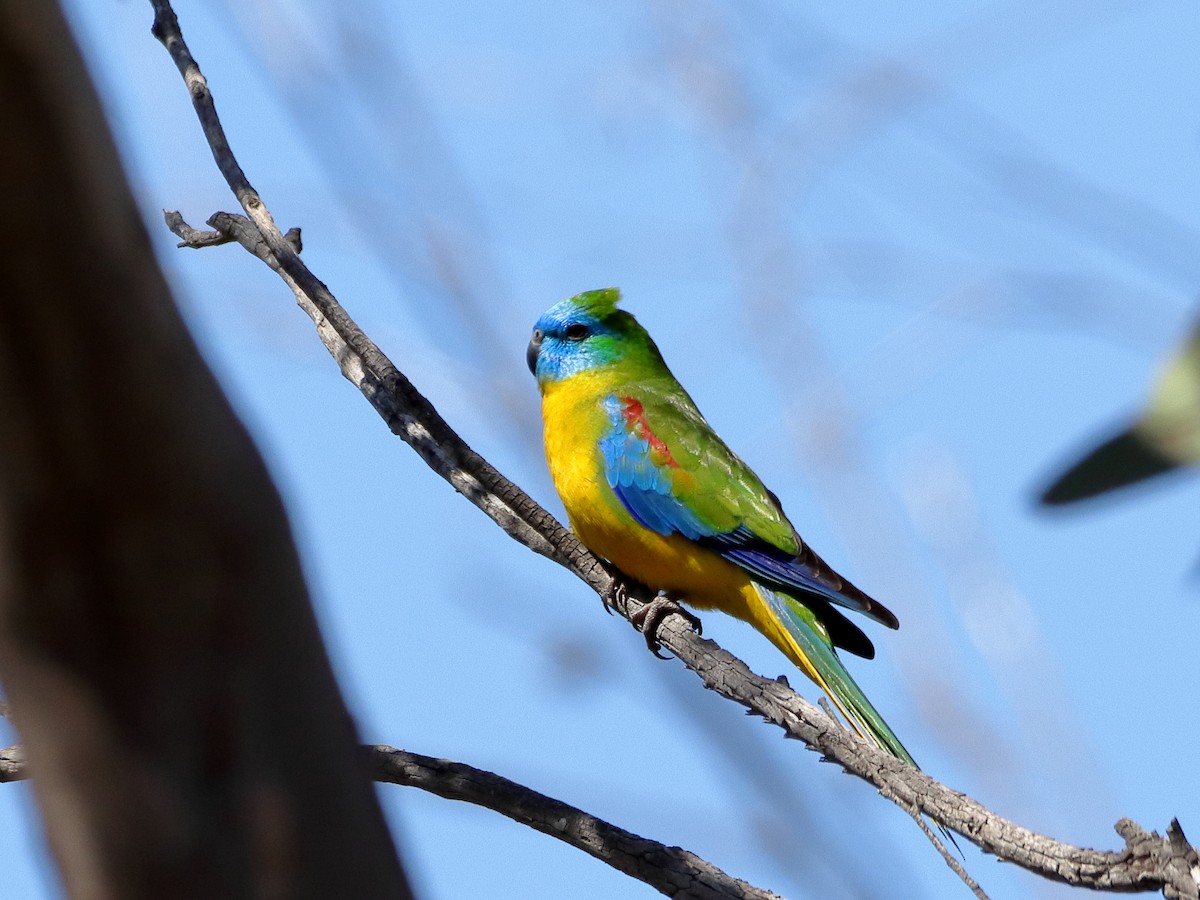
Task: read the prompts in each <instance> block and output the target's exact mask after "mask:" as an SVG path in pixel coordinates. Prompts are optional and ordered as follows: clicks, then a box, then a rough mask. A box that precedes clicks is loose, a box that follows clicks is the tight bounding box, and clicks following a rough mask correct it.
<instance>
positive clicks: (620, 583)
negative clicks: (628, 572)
mask: <svg viewBox="0 0 1200 900" xmlns="http://www.w3.org/2000/svg"><path fill="white" fill-rule="evenodd" d="M628 599H629V587H628V585H626V584H625V582H624V580H623V579H622V578H621V577H620V576H617V575H614V576H613V578H612V580H611V581H610V582H609V583H608V587H607V588H606V589H605V590H604V592H603V593H602V594H601V595H600V601H601V602H602V603H603V604H604V611H605V612H606V613H608V614H609V615H610V616H611V615H612V614H613V609H614V608H615V607H618V606H619V607H620V608H621V609H624V608H625V603H626V601H627V600H628Z"/></svg>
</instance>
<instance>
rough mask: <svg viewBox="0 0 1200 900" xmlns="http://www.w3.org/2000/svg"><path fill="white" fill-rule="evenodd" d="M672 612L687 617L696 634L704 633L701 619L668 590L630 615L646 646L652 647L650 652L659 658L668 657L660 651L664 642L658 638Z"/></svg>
mask: <svg viewBox="0 0 1200 900" xmlns="http://www.w3.org/2000/svg"><path fill="white" fill-rule="evenodd" d="M672 613H675V614H676V615H680V616H683V617H684V618H685V619H687V622H688V624H689V625H691V626H692V629H693V630H694V631H695V632H696V634H703V633H704V628H703V626H702V625H701V624H700V620H699V619H698V618H697V617H696V616H694V615H692V614H691V613H690V612H688V611H687V610H686V609H684V608H683V607H682V606H680V605H679V603H678V602H677V601H676V600H675V598H674V597H672V596H671V595H670V594H668V593H667V592H666V591H659V592H658V596H657V597H655V598H654V599H653V600H651V601H650V602H649V603H647V604H646V605H645V606H643V607H642V608H641V609H639V610H638V611H637V612H635V613H634V614H633V615H631V616H630V617H629V621H630V622H632V623H633V624H634V627H636V628H638V629H640V630H641V632H642V635H643V636H644V637H645V638H646V646H647V647H649V648H650V652H651V653H653V654H654V655H655V656H657V657H658V658H659V659H666V658H667V657H665V656H663V655H662V653H660V652H659V651H660V650H661V649H662V644H661V643H659V640H658V629H659V626H660V625H662V621H663V619H664V618H666V617H667V616H669V615H671V614H672Z"/></svg>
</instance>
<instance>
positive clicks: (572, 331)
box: [565, 322, 589, 341]
mask: <svg viewBox="0 0 1200 900" xmlns="http://www.w3.org/2000/svg"><path fill="white" fill-rule="evenodd" d="M588 333H589V332H588V327H587V326H586V325H584V324H583V323H582V322H574V323H572V324H571V325H568V326H567V330H566V332H565V334H566V335H567V340H568V341H582V340H583V339H584V338H585V337H587V336H588Z"/></svg>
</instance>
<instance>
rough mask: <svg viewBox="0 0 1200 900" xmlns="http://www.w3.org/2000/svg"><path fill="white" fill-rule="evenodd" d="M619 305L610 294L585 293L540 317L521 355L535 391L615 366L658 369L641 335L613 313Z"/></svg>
mask: <svg viewBox="0 0 1200 900" xmlns="http://www.w3.org/2000/svg"><path fill="white" fill-rule="evenodd" d="M620 299H621V292H620V291H618V290H617V289H616V288H603V289H601V290H598V291H587V292H585V293H582V294H576V295H575V296H574V297H572V298H570V299H569V300H564V301H563V302H562V303H559V304H557V305H555V306H552V307H550V308H549V309H548V310H546V312H544V313H543V314H542V317H541V318H540V319H538V320H537V324H536V325H535V326H534V327H533V337H532V339H531V340H530V341H529V348H528V350H526V352H525V359H526V361H527V362H528V363H529V371H531V372H532V373H533V374H534V375H536V376H537V380H538V384H539V385H541V386H545V385H546V384H548V383H550V382H554V381H560V380H562V379H564V378H569V377H570V376H572V375H578V374H579V373H580V372H586V371H589V370H592V369H599V368H602V367H606V366H614V365H617V364H620V363H632V364H635V365H636V364H639V363H640V364H647V365H650V366H661V365H662V356H660V355H659V352H658V348H657V347H655V346H654V341H652V340H651V339H650V335H648V334H647V333H646V329H645V328H643V327H642V326H641V325H639V324H638V322H637V319H635V318H634V317H633V316H631V315H630V314H629V313H627V312H625V311H624V310H622V309H617V301H618V300H620Z"/></svg>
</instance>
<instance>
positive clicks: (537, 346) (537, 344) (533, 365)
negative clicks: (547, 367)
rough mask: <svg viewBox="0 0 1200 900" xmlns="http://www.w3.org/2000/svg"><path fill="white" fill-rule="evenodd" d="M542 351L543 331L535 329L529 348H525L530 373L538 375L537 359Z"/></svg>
mask: <svg viewBox="0 0 1200 900" xmlns="http://www.w3.org/2000/svg"><path fill="white" fill-rule="evenodd" d="M541 350H542V331H541V329H540V328H535V329H533V337H531V338H530V339H529V346H528V347H527V348H525V362H527V363H528V364H529V371H530V372H532V373H533V374H535V375H536V374H537V358H538V353H540V352H541Z"/></svg>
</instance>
